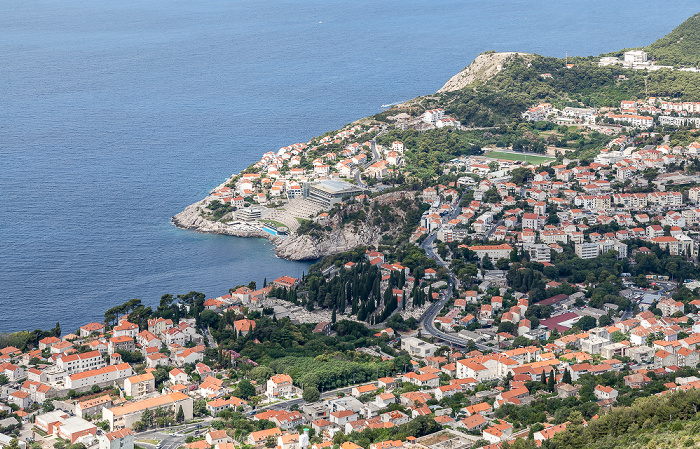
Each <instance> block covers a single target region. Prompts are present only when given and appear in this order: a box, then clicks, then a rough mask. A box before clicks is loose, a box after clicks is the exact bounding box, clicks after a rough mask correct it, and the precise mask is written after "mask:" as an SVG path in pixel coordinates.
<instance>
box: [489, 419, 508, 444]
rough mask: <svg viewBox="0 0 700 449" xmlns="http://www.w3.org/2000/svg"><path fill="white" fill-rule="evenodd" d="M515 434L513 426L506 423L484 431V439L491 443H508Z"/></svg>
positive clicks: (500, 423) (502, 422) (503, 422)
mask: <svg viewBox="0 0 700 449" xmlns="http://www.w3.org/2000/svg"><path fill="white" fill-rule="evenodd" d="M512 434H513V426H512V425H510V424H508V423H507V422H505V421H501V422H499V423H498V424H494V425H492V426H491V427H488V428H486V429H484V431H483V432H482V437H483V438H484V439H485V440H486V441H488V442H490V443H500V442H502V441H506V440H507V439H508V438H509V437H510V436H511V435H512Z"/></svg>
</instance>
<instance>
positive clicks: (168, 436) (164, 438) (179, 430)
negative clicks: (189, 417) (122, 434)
mask: <svg viewBox="0 0 700 449" xmlns="http://www.w3.org/2000/svg"><path fill="white" fill-rule="evenodd" d="M212 419H213V418H212V417H206V418H205V419H204V420H203V421H202V422H200V423H197V424H187V425H184V426H179V427H173V428H169V429H152V430H146V431H145V432H139V433H137V434H136V435H134V440H135V441H138V440H160V444H159V445H155V444H150V443H145V442H139V443H138V444H139V446H143V447H145V448H147V449H153V448H156V447H159V448H160V449H177V448H179V447H181V446H184V445H185V439H186V438H187V437H188V436H190V435H192V436H195V434H194V433H191V434H187V435H186V434H185V432H187V431H190V430H193V429H202V431H204V430H205V429H207V428H208V427H209V423H210V422H211V420H212Z"/></svg>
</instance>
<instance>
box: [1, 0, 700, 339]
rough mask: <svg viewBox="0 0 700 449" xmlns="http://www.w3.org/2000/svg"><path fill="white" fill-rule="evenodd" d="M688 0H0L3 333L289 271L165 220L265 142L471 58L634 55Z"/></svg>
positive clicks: (243, 242)
mask: <svg viewBox="0 0 700 449" xmlns="http://www.w3.org/2000/svg"><path fill="white" fill-rule="evenodd" d="M697 8H698V2H697V0H694V1H686V0H667V1H663V2H659V1H649V0H646V1H645V0H641V1H631V0H617V1H614V2H611V1H609V0H596V1H579V2H562V1H553V0H543V1H523V0H493V1H488V2H484V1H481V2H474V1H466V0H459V1H454V0H445V1H440V2H425V1H414V0H402V1H395V0H389V1H376V0H373V1H367V0H356V1H354V2H345V1H336V0H307V1H299V0H295V1H278V0H263V1H254V2H251V1H245V2H243V1H238V0H229V1H214V0H196V1H178V0H167V1H165V0H148V1H143V0H139V1H135V0H120V1H102V0H90V1H86V0H33V1H26V0H4V1H2V2H0V189H1V190H0V332H7V331H16V330H21V329H29V330H31V329H35V328H49V327H52V326H53V325H54V324H55V322H56V321H59V322H60V323H61V326H62V328H63V330H64V332H67V331H73V330H75V329H76V328H77V327H78V326H80V325H82V324H84V323H87V322H89V321H92V320H99V319H100V318H102V316H103V313H104V311H105V310H106V309H107V308H109V307H111V306H113V305H116V304H120V303H122V302H124V301H126V300H129V299H131V298H140V299H142V300H143V301H144V303H146V304H156V303H157V301H158V299H159V298H160V296H161V295H162V294H164V293H172V294H180V293H186V292H189V291H190V290H198V291H201V292H204V293H206V294H207V295H208V296H218V295H220V294H223V293H226V292H227V291H228V289H229V288H230V287H234V286H236V285H239V284H247V283H248V282H249V281H251V280H255V281H257V282H258V283H259V284H261V283H262V282H263V279H265V278H267V279H268V280H271V279H273V278H276V277H278V276H280V275H291V276H299V275H301V274H302V273H303V272H304V271H306V270H307V269H308V266H309V263H305V262H304V263H301V262H289V261H285V260H281V259H278V258H276V257H275V256H274V252H273V247H272V246H271V244H270V243H268V242H267V241H266V240H263V239H242V238H235V237H225V236H215V235H201V234H197V233H194V232H190V231H184V230H179V229H176V228H174V227H173V226H172V225H171V224H170V217H171V216H172V215H174V214H175V213H177V212H179V211H180V210H182V209H183V208H184V207H185V206H186V205H188V204H190V203H192V202H195V201H197V200H199V199H201V198H202V197H203V196H204V195H205V194H206V193H207V192H208V191H209V190H210V189H211V188H212V187H214V186H216V185H218V184H220V183H221V182H222V181H223V180H224V179H225V178H226V177H227V176H229V175H231V174H232V173H234V172H237V171H239V170H241V169H242V168H244V167H246V166H247V165H249V164H250V163H252V162H254V161H256V160H257V159H258V158H259V156H260V155H261V154H262V153H264V152H266V151H270V150H277V149H278V148H280V147H282V146H286V145H289V144H292V143H295V142H306V141H308V140H309V139H310V138H311V137H313V136H315V135H318V134H321V133H323V132H325V131H328V130H332V129H338V128H340V127H342V126H343V125H344V124H346V123H349V122H352V121H353V120H355V119H357V118H360V117H363V116H366V115H370V114H373V113H377V112H379V111H380V105H382V104H388V103H394V102H398V101H403V100H408V99H410V98H413V97H415V96H418V95H424V94H429V93H433V92H435V91H436V90H437V89H439V88H440V87H441V86H442V84H444V82H445V81H447V79H449V78H450V77H451V76H452V75H454V74H455V73H457V72H458V71H459V70H461V69H462V68H463V67H465V66H466V65H468V64H469V62H470V61H471V60H472V59H473V58H474V57H476V56H477V54H479V53H480V52H482V51H485V50H491V49H493V50H497V51H524V52H535V53H540V54H544V55H551V56H564V55H565V54H566V53H567V52H568V54H569V55H588V54H600V53H602V52H605V51H610V50H616V49H620V48H624V47H632V46H640V45H646V44H648V43H650V42H652V41H654V40H655V39H657V38H659V37H661V36H663V35H665V34H666V33H668V32H669V31H670V30H671V29H672V28H673V27H674V26H676V25H677V24H679V23H680V22H682V21H683V20H685V19H686V18H687V17H689V16H690V15H692V14H693V13H695V12H697Z"/></svg>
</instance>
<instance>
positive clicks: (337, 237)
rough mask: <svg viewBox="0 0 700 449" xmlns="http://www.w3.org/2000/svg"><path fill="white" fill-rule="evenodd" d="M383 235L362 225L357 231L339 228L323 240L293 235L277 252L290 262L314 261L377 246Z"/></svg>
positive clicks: (377, 230)
mask: <svg viewBox="0 0 700 449" xmlns="http://www.w3.org/2000/svg"><path fill="white" fill-rule="evenodd" d="M381 236H382V234H381V232H380V231H379V228H378V227H376V226H368V225H362V226H360V227H359V228H358V230H357V231H355V230H353V229H348V228H337V229H334V230H333V231H331V232H330V233H328V234H326V235H324V236H323V237H321V238H318V237H315V236H311V235H292V236H289V237H287V238H286V239H284V240H282V242H280V243H279V244H278V245H277V248H276V249H275V251H276V252H277V255H278V256H280V257H282V258H283V259H288V260H312V259H318V258H321V257H323V256H329V255H331V254H337V253H341V252H343V251H348V250H351V249H353V248H356V247H358V246H375V245H376V244H377V243H379V239H380V238H381Z"/></svg>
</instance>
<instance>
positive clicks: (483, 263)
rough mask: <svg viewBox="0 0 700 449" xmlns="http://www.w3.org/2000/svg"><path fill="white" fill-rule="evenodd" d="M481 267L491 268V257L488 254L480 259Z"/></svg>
mask: <svg viewBox="0 0 700 449" xmlns="http://www.w3.org/2000/svg"><path fill="white" fill-rule="evenodd" d="M481 267H482V268H483V269H484V270H493V263H492V262H491V258H490V257H489V256H488V254H485V255H484V258H483V259H482V261H481Z"/></svg>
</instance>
